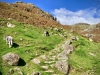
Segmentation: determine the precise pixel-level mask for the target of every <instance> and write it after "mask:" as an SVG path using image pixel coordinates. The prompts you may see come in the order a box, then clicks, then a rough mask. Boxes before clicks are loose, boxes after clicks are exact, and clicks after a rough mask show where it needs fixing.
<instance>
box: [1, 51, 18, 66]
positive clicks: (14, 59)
mask: <svg viewBox="0 0 100 75" xmlns="http://www.w3.org/2000/svg"><path fill="white" fill-rule="evenodd" d="M2 59H3V61H4V62H5V63H7V64H9V65H12V66H17V65H18V63H19V59H20V57H19V55H17V54H15V53H7V54H5V55H3V56H2Z"/></svg>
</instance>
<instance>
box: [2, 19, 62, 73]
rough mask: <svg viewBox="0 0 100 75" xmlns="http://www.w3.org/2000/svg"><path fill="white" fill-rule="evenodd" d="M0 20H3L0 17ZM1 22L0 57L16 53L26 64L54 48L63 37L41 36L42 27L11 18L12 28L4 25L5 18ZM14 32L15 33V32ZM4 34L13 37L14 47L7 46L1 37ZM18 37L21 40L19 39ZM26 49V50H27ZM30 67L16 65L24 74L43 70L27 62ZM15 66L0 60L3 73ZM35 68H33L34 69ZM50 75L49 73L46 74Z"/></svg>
mask: <svg viewBox="0 0 100 75" xmlns="http://www.w3.org/2000/svg"><path fill="white" fill-rule="evenodd" d="M0 20H4V19H1V18H0ZM2 22H4V23H3V27H0V59H1V57H2V56H3V55H4V54H6V53H8V52H13V53H16V54H18V55H19V56H20V57H21V58H22V59H23V60H24V62H25V63H26V64H27V63H28V64H29V63H31V60H32V59H33V58H35V57H38V56H40V55H43V54H45V53H46V52H48V51H51V50H52V49H54V48H55V47H56V46H57V45H58V44H60V43H61V42H62V41H64V39H63V38H62V37H60V36H56V35H50V36H49V37H46V36H43V32H44V29H42V28H39V27H36V26H33V25H27V24H24V23H19V22H16V21H13V20H11V21H10V22H11V23H12V24H14V25H15V27H14V28H8V27H7V26H6V23H7V22H8V21H7V20H4V21H0V23H2ZM47 30H48V31H49V32H53V31H51V30H50V29H47ZM15 33H16V34H15ZM6 35H11V36H13V38H14V43H15V47H12V48H9V47H8V45H6V42H5V40H3V37H4V36H6ZM20 38H22V39H23V40H22V41H21V40H20ZM27 51H28V52H27ZM29 66H30V68H27V69H25V68H26V66H18V67H20V68H21V70H22V71H23V73H24V75H26V74H27V73H29V74H31V73H32V72H33V71H35V70H38V71H43V70H41V68H40V67H39V66H35V65H34V64H33V63H31V64H29ZM14 67H15V66H9V65H4V62H3V61H2V59H1V61H0V72H2V74H3V75H6V73H8V72H9V70H10V69H11V68H14ZM33 68H34V69H35V70H34V69H33ZM42 73H43V75H47V74H46V73H45V72H42ZM48 75H50V74H48Z"/></svg>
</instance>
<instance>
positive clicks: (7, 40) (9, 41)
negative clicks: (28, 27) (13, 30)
mask: <svg viewBox="0 0 100 75" xmlns="http://www.w3.org/2000/svg"><path fill="white" fill-rule="evenodd" d="M4 40H6V44H8V45H9V48H11V47H12V45H13V37H12V36H9V35H8V36H6V37H4Z"/></svg>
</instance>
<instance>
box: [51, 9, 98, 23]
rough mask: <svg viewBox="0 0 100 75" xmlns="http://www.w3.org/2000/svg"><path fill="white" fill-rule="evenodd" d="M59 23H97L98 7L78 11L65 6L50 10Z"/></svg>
mask: <svg viewBox="0 0 100 75" xmlns="http://www.w3.org/2000/svg"><path fill="white" fill-rule="evenodd" d="M51 13H52V14H53V15H54V16H55V17H56V18H57V20H58V21H60V23H61V24H64V25H72V24H76V23H88V24H97V23H100V7H98V8H89V9H84V10H78V11H70V10H67V9H66V8H60V9H54V10H53V11H52V12H51Z"/></svg>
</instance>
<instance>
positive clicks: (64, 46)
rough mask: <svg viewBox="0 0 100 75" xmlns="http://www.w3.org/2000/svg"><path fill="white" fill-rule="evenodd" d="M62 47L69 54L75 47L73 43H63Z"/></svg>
mask: <svg viewBox="0 0 100 75" xmlns="http://www.w3.org/2000/svg"><path fill="white" fill-rule="evenodd" d="M62 49H63V52H64V53H66V54H69V53H71V52H73V50H74V47H73V46H72V45H66V44H65V45H63V46H62Z"/></svg>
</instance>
